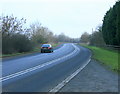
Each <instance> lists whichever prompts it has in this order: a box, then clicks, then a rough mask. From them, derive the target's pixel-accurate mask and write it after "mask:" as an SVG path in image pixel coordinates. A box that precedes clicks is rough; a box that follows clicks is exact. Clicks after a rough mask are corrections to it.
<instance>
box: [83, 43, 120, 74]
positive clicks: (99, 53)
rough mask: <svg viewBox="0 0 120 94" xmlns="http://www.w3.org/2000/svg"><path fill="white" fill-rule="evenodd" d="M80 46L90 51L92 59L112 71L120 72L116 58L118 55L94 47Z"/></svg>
mask: <svg viewBox="0 0 120 94" xmlns="http://www.w3.org/2000/svg"><path fill="white" fill-rule="evenodd" d="M82 46H84V47H86V48H89V49H91V50H92V52H93V56H92V58H93V59H95V60H98V61H99V62H101V63H102V64H104V65H107V66H108V67H109V68H110V69H111V70H113V71H117V72H119V71H120V69H119V68H118V56H120V53H117V52H116V51H112V50H107V49H104V48H99V47H94V46H88V45H83V44H82Z"/></svg>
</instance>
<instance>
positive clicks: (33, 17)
mask: <svg viewBox="0 0 120 94" xmlns="http://www.w3.org/2000/svg"><path fill="white" fill-rule="evenodd" d="M114 4H115V0H0V7H1V8H0V14H4V15H7V14H8V15H11V14H13V15H14V16H16V17H18V18H22V17H24V18H26V19H27V25H28V26H29V25H30V24H31V23H33V22H40V23H41V24H42V25H43V26H45V27H48V28H49V29H50V30H51V31H53V32H54V34H60V33H62V32H63V33H64V34H66V35H68V36H69V37H72V38H78V37H80V36H81V34H82V33H83V32H85V31H86V32H88V33H91V32H92V28H93V30H94V29H95V28H96V27H97V26H98V25H100V24H102V20H103V17H104V15H105V13H106V11H107V10H109V8H110V7H112V6H113V5H114Z"/></svg>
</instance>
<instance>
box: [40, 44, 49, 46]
mask: <svg viewBox="0 0 120 94" xmlns="http://www.w3.org/2000/svg"><path fill="white" fill-rule="evenodd" d="M42 47H50V45H48V44H43V45H42Z"/></svg>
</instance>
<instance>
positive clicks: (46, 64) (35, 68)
mask: <svg viewBox="0 0 120 94" xmlns="http://www.w3.org/2000/svg"><path fill="white" fill-rule="evenodd" d="M72 46H73V47H74V48H75V49H74V51H73V52H71V53H70V54H68V55H65V56H63V57H60V58H57V59H55V60H52V61H49V62H46V63H44V64H41V65H37V66H35V67H32V68H29V69H26V70H23V71H20V72H17V73H14V74H10V75H7V76H5V77H2V78H0V82H2V81H6V80H9V79H12V78H14V77H17V76H20V75H23V74H26V73H28V72H31V71H34V70H37V69H40V68H42V67H45V66H48V65H50V64H52V63H55V62H57V61H60V60H63V59H65V58H68V57H69V56H71V55H73V54H74V53H76V52H79V51H80V49H79V48H78V47H77V46H75V45H74V44H72Z"/></svg>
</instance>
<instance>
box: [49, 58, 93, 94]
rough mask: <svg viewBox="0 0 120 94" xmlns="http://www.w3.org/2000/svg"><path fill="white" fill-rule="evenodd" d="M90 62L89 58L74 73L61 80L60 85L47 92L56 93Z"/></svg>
mask: <svg viewBox="0 0 120 94" xmlns="http://www.w3.org/2000/svg"><path fill="white" fill-rule="evenodd" d="M90 61H91V56H90V59H89V60H88V61H87V62H86V63H85V64H84V65H83V66H82V67H80V68H79V69H77V70H76V71H75V72H74V73H72V74H71V75H70V76H68V77H67V78H66V79H65V80H63V81H62V82H61V83H59V84H58V85H57V86H55V87H54V88H53V89H51V90H50V91H49V92H52V94H53V93H56V92H58V91H59V90H60V89H61V88H63V87H64V86H65V85H66V84H67V83H68V82H69V81H70V80H71V79H73V78H74V77H75V76H76V75H77V74H78V73H80V72H81V71H82V70H83V69H84V68H85V67H86V66H87V65H88V64H89V62H90Z"/></svg>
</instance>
